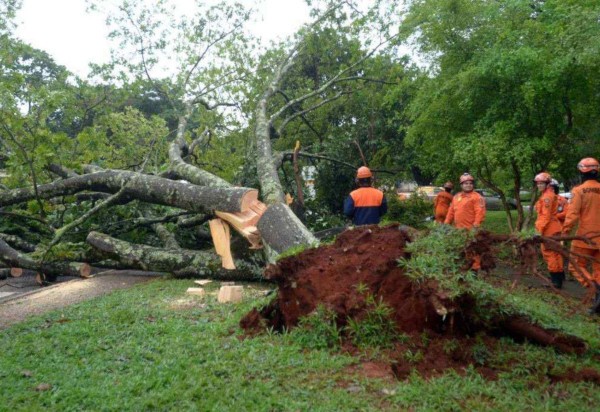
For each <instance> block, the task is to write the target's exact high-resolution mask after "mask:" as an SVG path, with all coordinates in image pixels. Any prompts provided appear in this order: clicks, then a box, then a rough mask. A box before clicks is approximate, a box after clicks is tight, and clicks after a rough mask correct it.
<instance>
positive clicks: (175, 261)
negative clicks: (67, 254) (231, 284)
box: [87, 232, 261, 280]
mask: <svg viewBox="0 0 600 412" xmlns="http://www.w3.org/2000/svg"><path fill="white" fill-rule="evenodd" d="M87 242H88V243H89V244H90V245H91V246H92V247H94V248H95V249H97V250H98V251H99V252H101V253H103V254H104V255H105V256H107V257H109V258H112V259H116V260H118V261H119V262H120V263H122V264H124V265H126V266H127V267H130V268H136V269H142V270H146V271H157V272H169V273H173V274H175V275H185V276H205V277H210V278H213V279H230V280H257V279H261V275H260V271H259V270H258V268H257V267H256V266H252V265H249V264H248V263H246V262H244V261H237V260H236V261H235V265H236V267H237V269H236V270H226V269H223V268H222V267H221V259H220V258H219V257H218V256H217V255H215V254H213V253H207V252H200V251H196V250H187V249H178V250H169V249H161V248H156V247H152V246H146V245H138V244H133V243H129V242H125V241H122V240H119V239H115V238H113V237H110V236H108V235H105V234H103V233H98V232H90V234H89V235H88V237H87Z"/></svg>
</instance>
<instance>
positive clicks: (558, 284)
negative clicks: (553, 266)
mask: <svg viewBox="0 0 600 412" xmlns="http://www.w3.org/2000/svg"><path fill="white" fill-rule="evenodd" d="M550 280H551V281H552V285H553V286H554V287H555V288H556V289H562V284H563V280H565V272H550Z"/></svg>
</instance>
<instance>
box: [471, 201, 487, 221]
mask: <svg viewBox="0 0 600 412" xmlns="http://www.w3.org/2000/svg"><path fill="white" fill-rule="evenodd" d="M484 219H485V199H484V198H483V196H481V195H479V199H477V200H476V201H475V223H474V224H473V226H475V227H479V226H481V224H482V223H483V221H484Z"/></svg>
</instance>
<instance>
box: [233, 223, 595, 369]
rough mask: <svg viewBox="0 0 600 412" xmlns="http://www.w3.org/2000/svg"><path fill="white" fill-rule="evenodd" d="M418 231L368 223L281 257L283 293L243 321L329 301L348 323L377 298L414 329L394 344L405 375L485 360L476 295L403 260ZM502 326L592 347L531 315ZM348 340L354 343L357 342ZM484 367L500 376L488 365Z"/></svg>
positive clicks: (272, 271) (277, 268)
mask: <svg viewBox="0 0 600 412" xmlns="http://www.w3.org/2000/svg"><path fill="white" fill-rule="evenodd" d="M411 231H412V230H411V229H410V228H405V227H400V226H398V225H392V226H387V227H378V226H363V227H359V228H355V229H353V230H348V231H346V232H344V233H342V234H341V235H340V236H339V237H338V238H337V240H336V241H335V243H334V244H331V245H327V246H322V247H319V248H316V249H309V250H306V251H304V252H302V253H300V254H298V255H296V256H293V257H288V258H284V259H281V260H280V261H279V262H278V263H277V264H276V265H271V266H269V267H268V268H267V270H266V273H265V276H266V277H267V278H268V279H271V280H272V281H274V282H275V283H277V285H278V287H279V288H278V294H277V297H276V298H275V299H274V300H273V301H272V302H271V303H270V304H269V305H268V306H266V307H265V308H263V309H261V310H260V311H258V310H257V309H253V310H252V311H251V312H250V313H248V314H247V315H246V316H245V317H244V318H243V319H242V320H241V322H240V325H241V326H242V328H244V329H245V330H246V331H247V332H248V333H256V332H260V331H264V330H265V329H267V328H272V329H274V330H279V331H282V330H284V329H288V330H289V329H291V328H293V327H295V326H297V325H298V322H299V320H300V318H302V317H304V316H307V315H309V314H311V313H312V312H313V311H315V309H316V308H317V307H318V306H319V305H323V306H324V307H326V308H327V309H329V310H331V311H333V312H334V313H335V315H336V318H335V319H336V322H337V324H338V326H340V327H344V326H345V325H346V324H347V322H348V320H349V319H354V320H360V319H364V318H365V316H366V313H367V311H368V310H370V309H371V308H372V302H373V301H375V302H380V301H381V302H384V303H385V304H386V305H387V306H388V307H389V308H390V309H391V318H392V319H393V321H394V324H395V326H396V329H397V331H398V332H399V334H400V333H401V334H404V335H408V336H410V337H411V339H410V341H406V339H405V340H404V341H403V342H396V343H395V348H394V350H393V351H392V352H395V353H396V355H395V356H394V355H393V354H392V357H395V358H396V360H395V361H394V362H392V364H391V369H392V371H393V373H394V374H395V375H396V376H397V377H398V378H404V377H406V376H407V375H408V373H409V372H410V370H411V369H413V368H415V369H417V370H418V371H419V372H421V373H422V374H423V375H429V374H432V373H436V372H442V371H443V370H445V369H448V368H452V369H456V370H463V369H464V368H465V366H467V365H469V364H477V363H479V364H482V362H481V359H478V354H477V350H472V348H473V347H474V345H479V346H481V344H482V343H481V342H482V339H481V338H479V339H478V340H477V342H475V339H474V338H473V336H474V335H475V334H476V333H477V332H478V331H480V330H482V328H483V327H484V326H483V325H481V324H479V323H478V321H477V320H476V319H477V317H476V316H473V315H474V314H473V313H472V312H473V307H474V299H473V298H472V297H470V296H462V297H459V298H457V299H456V298H455V299H453V300H450V299H449V298H448V297H447V296H446V295H445V294H444V293H443V291H440V290H439V289H438V288H437V284H436V282H433V281H429V282H424V283H421V282H414V281H412V280H411V278H409V277H408V276H406V274H405V273H404V269H403V268H402V267H400V266H399V265H398V260H399V259H400V258H405V259H410V255H409V254H408V253H407V252H406V251H405V246H406V244H407V242H410V241H411V234H410V233H411ZM482 244H483V245H487V246H483V247H482V246H481V245H482ZM489 244H491V242H489V239H487V238H486V237H485V236H484V237H483V239H482V240H481V243H480V244H479V245H477V244H475V245H474V246H475V247H479V249H481V250H479V249H477V252H478V253H480V254H484V255H485V254H486V253H488V252H489ZM467 258H468V257H467ZM486 260H488V259H486ZM369 299H370V301H369ZM373 299H374V300H373ZM370 305H371V306H370ZM486 327H489V325H487V326H486ZM497 327H498V329H499V330H494V331H493V333H492V334H495V335H497V334H512V335H515V336H517V337H525V338H527V339H528V340H530V341H537V342H538V343H541V344H545V345H551V346H555V347H557V348H558V349H559V350H563V351H566V352H574V353H580V352H582V351H583V350H585V344H584V342H583V341H581V340H580V339H578V338H575V337H569V338H568V339H566V338H565V337H564V336H563V335H561V334H558V333H554V332H553V331H548V330H545V329H543V328H540V327H539V326H537V325H532V324H531V323H527V321H524V320H523V318H518V319H499V320H498V322H497ZM530 334H531V335H532V336H529V335H530ZM537 338H539V340H536V339H537ZM484 341H485V342H486V343H485V344H484V346H486V345H487V346H490V347H491V346H494V345H495V341H496V340H495V338H493V337H489V338H485V339H484ZM557 343H558V344H559V345H557ZM347 346H348V345H345V348H346V350H351V349H348V348H347ZM407 353H409V354H410V355H409V356H407ZM482 373H483V374H484V375H485V376H488V377H490V376H491V377H493V376H494V373H493V372H489V371H488V372H486V371H484V370H483V369H482Z"/></svg>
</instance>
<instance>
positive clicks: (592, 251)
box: [562, 157, 600, 313]
mask: <svg viewBox="0 0 600 412" xmlns="http://www.w3.org/2000/svg"><path fill="white" fill-rule="evenodd" d="M599 166H600V163H598V160H596V159H594V158H592V157H586V158H585V159H582V160H581V161H580V162H579V164H577V169H579V173H580V176H581V184H580V185H578V186H576V187H574V188H573V190H572V191H571V193H572V194H573V197H572V198H571V203H570V204H569V209H568V211H567V217H566V218H565V223H564V225H563V229H562V234H563V235H565V236H566V235H568V234H569V233H570V232H571V230H572V229H573V228H574V227H575V225H577V223H578V222H579V226H578V228H577V232H576V235H577V236H584V237H586V238H588V239H589V240H590V243H587V242H584V241H582V240H573V242H572V243H571V253H574V254H576V255H574V256H573V257H572V259H571V262H570V264H569V272H571V274H572V275H573V277H575V279H577V280H578V281H579V282H580V283H581V284H582V285H583V286H585V287H587V288H589V287H592V288H595V291H596V298H595V301H594V304H593V305H592V307H591V309H590V313H598V309H599V308H600V241H599V239H600V238H598V237H597V236H598V235H600V183H598V180H597V179H598V168H599ZM590 260H591V264H592V272H591V273H590V272H589V271H588V270H587V263H588V262H589V261H590ZM574 265H576V266H577V267H578V268H579V270H580V271H581V273H579V272H578V271H577V270H576V269H575V266H574ZM582 274H583V276H582Z"/></svg>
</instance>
